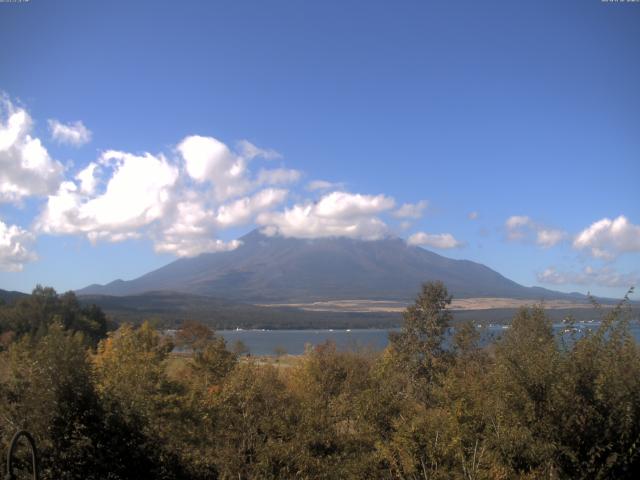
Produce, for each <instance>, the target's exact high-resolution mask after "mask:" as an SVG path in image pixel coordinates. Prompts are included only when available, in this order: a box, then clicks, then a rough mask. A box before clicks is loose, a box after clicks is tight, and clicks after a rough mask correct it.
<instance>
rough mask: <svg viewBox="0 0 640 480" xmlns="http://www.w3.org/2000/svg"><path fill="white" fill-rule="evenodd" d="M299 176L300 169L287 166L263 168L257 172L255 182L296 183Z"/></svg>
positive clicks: (264, 183)
mask: <svg viewBox="0 0 640 480" xmlns="http://www.w3.org/2000/svg"><path fill="white" fill-rule="evenodd" d="M301 176H302V174H301V173H300V171H298V170H292V169H288V168H274V169H271V170H264V169H263V170H260V171H259V172H258V178H257V180H256V182H257V184H258V185H287V184H289V183H296V182H297V181H298V180H300V177H301Z"/></svg>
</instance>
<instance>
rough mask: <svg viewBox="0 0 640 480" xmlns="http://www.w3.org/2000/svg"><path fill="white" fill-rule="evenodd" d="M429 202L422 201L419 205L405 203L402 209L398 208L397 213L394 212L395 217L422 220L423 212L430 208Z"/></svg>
mask: <svg viewBox="0 0 640 480" xmlns="http://www.w3.org/2000/svg"><path fill="white" fill-rule="evenodd" d="M428 205H429V204H428V202H427V201H426V200H421V201H419V202H418V203H405V204H403V205H402V206H401V207H400V208H398V209H397V210H396V211H395V212H393V216H394V217H397V218H415V219H417V218H420V217H422V212H423V211H424V209H425V208H427V206H428Z"/></svg>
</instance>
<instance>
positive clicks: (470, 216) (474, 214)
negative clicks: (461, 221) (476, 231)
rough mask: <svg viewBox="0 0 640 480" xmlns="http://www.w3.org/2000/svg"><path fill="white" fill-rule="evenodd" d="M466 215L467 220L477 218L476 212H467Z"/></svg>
mask: <svg viewBox="0 0 640 480" xmlns="http://www.w3.org/2000/svg"><path fill="white" fill-rule="evenodd" d="M467 217H468V218H469V220H477V219H478V212H469V215H467Z"/></svg>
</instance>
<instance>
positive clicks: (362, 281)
mask: <svg viewBox="0 0 640 480" xmlns="http://www.w3.org/2000/svg"><path fill="white" fill-rule="evenodd" d="M241 240H242V245H241V246H240V247H238V248H237V249H235V250H233V251H230V252H219V253H208V254H202V255H200V256H198V257H195V258H185V259H179V260H176V261H174V262H172V263H170V264H168V265H166V266H164V267H162V268H159V269H157V270H154V271H152V272H149V273H147V274H146V275H143V276H141V277H139V278H136V279H134V280H130V281H123V280H116V281H114V282H111V283H109V284H107V285H90V286H88V287H86V288H83V289H81V290H78V292H77V293H78V294H80V295H116V296H121V295H135V294H141V293H144V292H149V291H172V292H181V293H188V294H193V295H202V296H212V297H217V298H224V299H227V300H233V301H242V302H250V303H278V302H292V301H300V302H308V301H321V300H328V299H331V300H341V299H344V300H347V299H384V300H399V301H409V300H411V299H413V298H414V297H415V295H416V293H417V292H418V290H419V288H420V285H421V284H422V283H423V282H425V281H429V280H441V281H443V282H444V283H445V284H446V285H447V287H448V288H449V291H450V292H451V293H452V294H453V295H454V296H455V297H456V298H472V297H502V298H521V299H531V300H541V299H558V298H567V299H582V298H584V297H582V296H581V295H578V294H565V293H560V292H554V291H551V290H547V289H543V288H539V287H524V286H522V285H519V284H518V283H516V282H514V281H512V280H509V279H508V278H506V277H504V276H503V275H501V274H499V273H498V272H496V271H494V270H492V269H490V268H489V267H487V266H485V265H482V264H479V263H476V262H472V261H469V260H455V259H451V258H447V257H444V256H441V255H438V254H436V253H433V252H430V251H428V250H425V249H423V248H420V247H415V246H410V245H408V244H407V243H406V242H405V241H404V240H402V239H399V238H387V239H383V240H378V241H362V240H353V239H347V238H325V239H316V240H305V239H293V238H283V237H268V236H265V235H263V234H261V233H259V232H258V231H257V230H254V231H253V232H250V233H249V234H247V235H245V236H244V237H242V238H241Z"/></svg>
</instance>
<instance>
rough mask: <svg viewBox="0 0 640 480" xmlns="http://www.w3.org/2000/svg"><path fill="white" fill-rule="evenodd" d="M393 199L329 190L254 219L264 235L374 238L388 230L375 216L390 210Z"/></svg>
mask: <svg viewBox="0 0 640 480" xmlns="http://www.w3.org/2000/svg"><path fill="white" fill-rule="evenodd" d="M394 205H395V202H394V200H393V199H392V198H390V197H386V196H384V195H361V194H352V193H347V192H332V193H330V194H327V195H325V196H323V197H322V198H321V199H320V201H318V202H317V203H311V202H306V203H303V204H297V205H294V206H293V207H291V208H286V209H285V210H284V211H283V212H265V213H262V214H260V215H259V216H258V218H257V222H258V224H260V225H263V226H264V227H265V228H264V229H263V231H264V232H265V234H267V235H282V236H285V237H296V238H319V237H350V238H360V239H364V240H375V239H379V238H381V237H383V236H385V235H386V234H387V233H388V228H387V225H386V224H385V223H384V222H383V221H382V220H380V219H379V218H377V217H376V216H375V215H376V214H378V213H382V212H384V211H388V210H390V209H392V208H393V207H394Z"/></svg>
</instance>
